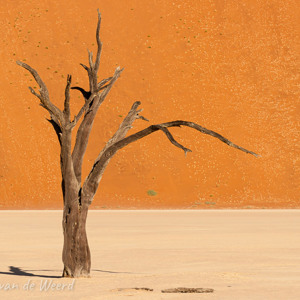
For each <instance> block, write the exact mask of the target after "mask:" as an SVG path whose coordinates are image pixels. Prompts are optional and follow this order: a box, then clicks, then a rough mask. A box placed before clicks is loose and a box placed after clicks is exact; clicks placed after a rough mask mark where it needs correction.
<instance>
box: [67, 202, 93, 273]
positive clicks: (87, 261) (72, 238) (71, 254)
mask: <svg viewBox="0 0 300 300" xmlns="http://www.w3.org/2000/svg"><path fill="white" fill-rule="evenodd" d="M87 213H88V206H87V205H78V204H77V203H74V205H71V206H69V205H65V207H64V212H63V222H62V226H63V234H64V246H63V253H62V260H63V264H64V270H63V274H62V276H63V277H89V276H90V270H91V254H90V249H89V245H88V240H87V234H86V220H87Z"/></svg>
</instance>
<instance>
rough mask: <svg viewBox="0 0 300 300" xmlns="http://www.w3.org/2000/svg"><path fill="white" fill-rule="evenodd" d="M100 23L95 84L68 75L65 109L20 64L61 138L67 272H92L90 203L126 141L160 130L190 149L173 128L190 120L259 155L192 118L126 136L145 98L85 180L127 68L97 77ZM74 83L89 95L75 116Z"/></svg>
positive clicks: (92, 63) (92, 70)
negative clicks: (86, 163) (109, 99)
mask: <svg viewBox="0 0 300 300" xmlns="http://www.w3.org/2000/svg"><path fill="white" fill-rule="evenodd" d="M100 23H101V15H100V13H99V10H98V23H97V30H96V40H97V55H96V58H95V60H94V59H93V54H92V52H90V51H88V60H89V66H86V65H84V64H81V66H82V67H83V68H84V69H85V70H86V72H87V75H88V78H89V89H90V90H89V91H85V90H84V89H83V88H81V87H71V81H72V77H71V75H68V77H67V84H66V88H65V99H64V108H63V110H61V109H59V108H58V107H57V106H55V105H54V104H53V103H52V102H51V100H50V97H49V93H48V89H47V87H46V85H45V83H44V82H43V81H42V79H41V78H40V76H39V74H38V72H37V71H36V70H35V69H33V68H32V67H31V66H29V65H28V64H26V63H24V62H21V61H17V64H18V65H19V66H21V67H23V68H25V69H26V70H28V71H29V72H30V73H31V75H32V76H33V77H34V79H35V81H36V82H37V84H38V85H39V87H40V88H39V92H37V91H35V90H34V89H33V88H32V87H29V89H30V91H31V93H32V94H33V95H35V96H36V97H37V98H39V100H40V105H41V106H42V107H43V108H45V109H46V110H47V111H48V112H49V114H50V119H49V120H48V121H49V122H50V123H51V124H52V126H53V128H54V130H55V132H56V134H57V137H58V141H59V143H60V149H61V152H60V167H61V175H62V192H63V203H64V211H63V221H62V226H63V234H64V246H63V255H62V259H63V264H64V269H63V274H62V276H63V277H83V276H84V277H86V276H89V274H90V268H91V256H90V250H89V246H88V240H87V235H86V219H87V213H88V209H89V206H90V205H91V203H92V201H93V198H94V195H95V193H96V191H97V189H98V186H99V182H100V180H101V177H102V175H103V172H104V170H105V168H106V166H107V164H108V163H109V161H110V159H111V158H112V157H113V156H114V155H115V154H116V152H117V151H118V150H120V149H122V148H123V147H125V146H126V145H128V144H130V143H133V142H135V141H137V140H139V139H141V138H144V137H146V136H148V135H149V134H151V133H153V132H155V131H162V132H163V133H164V134H165V135H166V137H167V138H168V139H169V141H170V142H171V143H172V144H173V145H174V146H176V147H178V148H180V149H182V150H183V151H184V152H185V154H186V153H187V152H190V151H191V150H190V149H188V148H186V147H184V146H183V145H181V144H180V143H178V142H177V141H176V140H175V139H174V137H173V136H172V134H171V132H170V131H169V128H171V127H180V126H187V127H191V128H193V129H196V130H198V131H200V132H201V133H204V134H207V135H210V136H213V137H215V138H217V139H219V140H220V141H222V142H224V143H225V144H227V145H229V146H231V147H233V148H236V149H239V150H241V151H243V152H246V153H249V154H252V155H254V156H257V154H255V153H254V152H251V151H248V150H246V149H244V148H242V147H240V146H238V145H235V144H233V143H232V142H230V141H229V140H228V139H226V138H225V137H223V136H222V135H220V134H219V133H216V132H214V131H211V130H208V129H206V128H204V127H202V126H200V125H198V124H195V123H193V122H187V121H172V122H167V123H162V124H157V125H151V126H149V127H147V128H146V129H144V130H141V131H139V132H137V133H134V134H131V135H129V136H127V137H126V135H127V133H128V131H129V130H130V129H131V128H132V124H133V123H134V121H135V120H137V119H142V120H145V121H148V120H147V119H146V118H144V117H143V116H141V115H140V113H141V111H142V110H141V109H138V107H139V105H140V104H141V103H140V102H139V101H137V102H135V103H133V105H132V107H131V109H130V111H129V112H128V114H127V116H126V117H125V118H124V120H123V122H122V123H121V125H120V127H119V129H118V130H117V131H116V133H115V134H114V135H113V136H112V137H111V139H110V140H109V141H108V142H107V144H106V145H105V147H104V148H103V149H102V150H101V151H100V153H99V155H98V157H97V158H96V160H95V163H94V165H93V167H92V169H91V171H90V173H89V174H88V176H87V177H86V178H85V180H84V181H83V182H82V179H81V171H82V162H83V157H84V154H85V152H86V148H87V144H88V139H89V136H90V132H91V129H92V126H93V122H94V119H95V116H96V114H97V112H98V109H99V107H100V105H101V104H102V103H103V101H104V100H105V98H106V96H107V94H108V93H109V91H110V90H111V88H112V86H113V84H114V83H115V82H116V80H117V79H118V78H119V77H120V75H121V73H122V71H123V69H120V67H118V68H116V70H115V72H114V74H113V76H112V77H109V78H106V79H103V80H101V81H100V82H98V80H97V74H98V70H99V65H100V55H101V49H102V43H101V41H100V36H99V32H100ZM70 89H76V90H79V91H80V92H81V94H82V96H83V98H84V101H85V103H84V105H83V106H82V107H81V109H80V110H79V112H78V113H77V115H75V117H74V118H71V113H70ZM81 118H83V119H82V121H81V123H80V125H79V128H78V130H77V133H76V141H75V145H74V148H73V149H71V136H72V132H73V129H74V128H75V126H76V125H77V124H78V123H79V121H80V119H81Z"/></svg>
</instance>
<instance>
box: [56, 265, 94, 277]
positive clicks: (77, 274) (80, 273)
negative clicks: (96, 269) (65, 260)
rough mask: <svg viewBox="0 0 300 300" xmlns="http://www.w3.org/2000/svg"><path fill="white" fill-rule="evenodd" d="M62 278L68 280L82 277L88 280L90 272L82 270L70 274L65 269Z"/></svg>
mask: <svg viewBox="0 0 300 300" xmlns="http://www.w3.org/2000/svg"><path fill="white" fill-rule="evenodd" d="M62 277H68V278H79V277H84V278H90V277H91V275H90V272H89V271H84V270H75V271H73V272H71V271H70V270H67V268H66V267H65V268H64V270H63V273H62Z"/></svg>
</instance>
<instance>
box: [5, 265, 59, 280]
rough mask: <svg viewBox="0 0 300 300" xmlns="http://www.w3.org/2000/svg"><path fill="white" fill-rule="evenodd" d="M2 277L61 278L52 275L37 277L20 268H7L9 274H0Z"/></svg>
mask: <svg viewBox="0 0 300 300" xmlns="http://www.w3.org/2000/svg"><path fill="white" fill-rule="evenodd" d="M40 271H50V270H40ZM0 274H3V275H17V276H31V277H42V278H61V276H52V275H38V274H33V273H29V272H27V271H24V270H22V269H21V268H18V267H14V266H9V272H0Z"/></svg>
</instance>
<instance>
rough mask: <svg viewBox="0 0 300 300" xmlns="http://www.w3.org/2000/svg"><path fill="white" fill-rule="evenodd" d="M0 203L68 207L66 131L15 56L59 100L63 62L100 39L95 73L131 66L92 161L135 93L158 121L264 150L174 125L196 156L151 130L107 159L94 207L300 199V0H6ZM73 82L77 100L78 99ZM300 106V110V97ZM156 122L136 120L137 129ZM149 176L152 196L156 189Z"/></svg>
mask: <svg viewBox="0 0 300 300" xmlns="http://www.w3.org/2000/svg"><path fill="white" fill-rule="evenodd" d="M1 7H2V12H1V21H2V22H1V33H2V38H1V40H0V43H1V51H0V59H1V64H2V67H1V70H0V72H1V81H0V105H1V107H0V108H1V114H0V115H1V117H0V118H1V122H0V136H1V144H0V155H1V158H2V159H1V167H0V195H1V198H0V205H1V206H0V208H2V209H7V208H10V209H19V208H22V209H29V208H30V209H32V208H37V209H38V208H50V209H51V208H60V207H62V199H61V198H62V197H61V191H60V169H59V145H58V142H57V139H56V136H55V133H54V131H53V129H52V128H51V126H50V124H49V123H48V122H47V121H46V118H47V117H48V115H47V112H46V111H45V110H44V109H42V108H41V107H40V106H39V105H38V101H37V99H36V98H35V97H34V96H32V95H31V94H30V92H29V91H28V89H27V86H29V85H31V86H33V87H34V86H36V84H35V83H34V82H33V81H32V79H31V77H30V76H29V74H28V73H26V72H25V71H24V70H23V69H21V68H20V67H19V66H17V65H16V63H15V61H16V60H17V59H19V60H22V61H26V62H27V63H29V64H30V65H31V66H32V67H34V68H36V69H37V70H38V71H39V73H40V75H41V77H42V78H43V80H44V81H45V83H46V84H47V86H48V88H49V92H50V96H51V99H52V101H53V102H54V103H55V104H56V105H58V106H60V107H61V106H62V102H63V97H64V86H65V82H66V76H67V74H69V73H70V74H72V75H73V82H74V84H76V85H77V84H79V85H82V86H83V87H85V88H86V87H87V76H86V74H85V71H84V70H83V69H82V68H81V67H80V65H79V63H87V48H89V49H92V50H93V51H95V27H96V21H97V11H96V9H97V8H98V7H99V9H100V11H101V13H102V27H101V39H102V42H103V52H102V62H101V72H100V76H101V77H103V78H106V77H108V76H110V75H111V74H113V72H114V69H115V67H116V66H121V67H124V68H125V71H124V72H123V73H122V76H121V78H120V79H119V80H118V81H117V83H116V84H115V86H114V88H113V89H112V91H111V93H110V95H109V97H108V98H107V99H106V102H104V103H103V105H102V107H101V109H100V111H99V114H98V117H97V119H96V121H95V124H94V129H93V133H92V135H91V138H90V144H89V149H88V151H87V154H86V160H85V165H84V174H85V175H86V174H87V173H88V171H89V169H90V168H91V166H92V164H93V161H94V159H95V158H96V156H97V154H98V153H99V151H100V150H101V148H102V147H103V146H104V145H105V142H106V141H107V140H108V139H109V138H110V137H111V136H112V135H113V133H114V132H115V131H116V129H117V128H118V125H119V123H120V122H121V120H122V116H124V115H126V113H127V112H128V111H129V109H130V107H131V105H132V103H133V102H134V101H136V100H140V101H141V102H142V107H143V108H144V112H143V115H144V116H145V117H147V118H148V119H150V122H151V123H152V124H155V123H161V122H166V121H172V120H177V119H183V120H189V121H194V122H196V123H198V124H200V125H202V126H205V127H207V128H209V129H211V130H215V131H218V132H219V133H221V134H222V135H224V136H226V137H227V138H229V139H230V140H232V141H233V142H234V143H237V144H238V145H241V146H242V147H245V148H247V149H249V150H252V151H254V152H256V153H259V154H260V155H261V158H259V159H257V158H255V157H252V156H250V155H247V154H245V153H242V152H240V151H238V150H235V149H233V148H230V147H228V146H227V145H225V144H223V143H221V142H220V141H218V140H216V139H213V138H211V137H209V136H205V135H202V134H200V133H198V132H195V131H193V130H191V129H184V128H182V129H180V128H178V129H173V130H172V133H173V134H174V136H175V137H176V138H177V139H178V141H179V142H180V143H182V144H183V145H185V146H186V147H189V148H191V149H192V150H193V152H192V153H189V154H188V156H187V157H185V156H184V154H183V152H182V151H181V150H180V149H178V148H176V147H174V146H173V145H171V144H170V142H169V141H168V140H167V139H166V138H165V137H164V136H163V134H162V133H160V132H158V133H155V134H153V135H151V136H149V137H147V138H145V139H143V140H141V141H139V142H136V143H135V144H131V145H129V146H128V147H126V148H125V149H124V150H121V151H120V152H119V153H118V154H117V155H116V156H115V158H113V160H112V161H111V162H110V165H109V166H108V168H107V170H106V173H105V174H104V177H103V179H102V182H101V184H100V188H99V191H98V193H97V195H96V198H95V201H94V203H93V205H92V207H93V208H226V207H231V208H235V207H239V208H251V207H260V208H264V207H266V208H267V207H268V208H270V207H271V208H272V207H276V208H295V207H298V208H299V207H300V205H299V198H300V197H299V196H300V191H299V159H298V157H299V89H298V87H297V85H298V84H299V79H298V75H299V60H298V56H297V54H298V51H297V50H299V49H298V48H297V43H296V41H297V39H298V38H299V30H298V28H299V26H298V22H297V21H298V17H299V16H298V15H297V11H298V10H297V8H298V1H293V0H291V1H283V0H273V1H258V0H256V1H234V0H230V1H226V3H225V2H224V1H220V0H215V1H211V0H210V1H208V0H204V1H192V0H187V1H177V0H172V1H169V0H167V1H149V2H147V1H138V0H135V1H134V0H128V1H120V0H119V1H117V0H111V1H101V2H98V1H92V0H85V1H82V0H78V1H73V2H72V5H70V2H69V1H50V2H49V1H45V0H39V1H37V0H28V1H20V0H19V1H4V0H2V1H1ZM82 102H83V100H82V98H81V97H80V95H79V93H78V92H77V91H72V105H73V113H74V114H75V113H76V112H77V110H78V109H79V108H80V106H81V105H82ZM297 109H298V110H297ZM146 126H148V124H147V123H146V122H144V121H142V120H138V121H137V122H136V123H135V127H134V128H133V129H132V132H134V131H136V130H139V129H142V128H144V127H146ZM149 190H153V191H155V192H156V193H157V194H156V195H155V196H151V195H148V193H147V192H148V191H149Z"/></svg>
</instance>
